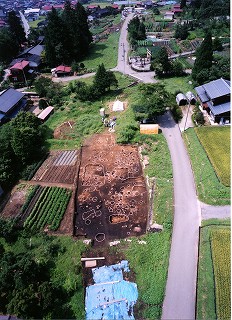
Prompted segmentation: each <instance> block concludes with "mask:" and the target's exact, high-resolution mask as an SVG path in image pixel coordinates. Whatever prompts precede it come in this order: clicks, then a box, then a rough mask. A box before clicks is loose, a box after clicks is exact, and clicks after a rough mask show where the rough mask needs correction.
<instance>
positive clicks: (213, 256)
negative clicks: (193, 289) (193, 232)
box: [196, 220, 231, 320]
mask: <svg viewBox="0 0 232 320" xmlns="http://www.w3.org/2000/svg"><path fill="white" fill-rule="evenodd" d="M207 224H208V225H207ZM230 259H231V251H230V222H229V220H224V221H222V220H218V221H210V220H209V221H207V222H205V225H203V227H202V228H201V231H200V250H199V264H198V280H197V312H196V319H206V320H207V319H212V320H214V319H215V320H216V319H231V303H230V302H231V298H230V291H231V281H230V278H231V276H230V270H231V263H230Z"/></svg>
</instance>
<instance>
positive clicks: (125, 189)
mask: <svg viewBox="0 0 232 320" xmlns="http://www.w3.org/2000/svg"><path fill="white" fill-rule="evenodd" d="M147 214H148V193H147V189H146V184H145V180H144V177H143V172H142V167H141V164H140V160H139V154H138V149H137V147H134V146H120V145H116V144H115V140H114V136H113V135H112V134H101V135H95V136H93V137H92V138H91V139H89V140H87V141H86V143H85V145H84V146H83V147H82V159H81V165H80V172H79V180H78V191H77V196H76V216H75V219H74V221H75V225H74V234H75V236H77V237H83V236H85V237H87V238H90V239H92V240H93V243H94V244H99V245H101V244H102V243H105V242H106V241H109V240H114V239H120V238H126V237H130V236H135V235H141V234H144V233H145V232H146V223H147Z"/></svg>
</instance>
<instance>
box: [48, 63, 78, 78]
mask: <svg viewBox="0 0 232 320" xmlns="http://www.w3.org/2000/svg"><path fill="white" fill-rule="evenodd" d="M52 74H53V75H54V76H55V77H65V76H71V75H72V74H73V72H72V69H71V67H67V66H62V65H60V66H58V67H56V68H55V69H52Z"/></svg>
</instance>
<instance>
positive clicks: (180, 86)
mask: <svg viewBox="0 0 232 320" xmlns="http://www.w3.org/2000/svg"><path fill="white" fill-rule="evenodd" d="M189 81H191V77H190V76H184V77H172V78H166V79H161V80H159V83H162V84H164V86H165V89H166V90H167V91H168V92H171V93H175V92H176V91H180V92H183V93H184V94H185V93H186V92H188V91H192V90H193V85H192V83H189Z"/></svg>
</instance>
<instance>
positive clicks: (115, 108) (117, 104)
mask: <svg viewBox="0 0 232 320" xmlns="http://www.w3.org/2000/svg"><path fill="white" fill-rule="evenodd" d="M123 110H124V106H123V102H122V101H119V100H117V101H115V103H114V105H113V111H123Z"/></svg>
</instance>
